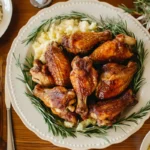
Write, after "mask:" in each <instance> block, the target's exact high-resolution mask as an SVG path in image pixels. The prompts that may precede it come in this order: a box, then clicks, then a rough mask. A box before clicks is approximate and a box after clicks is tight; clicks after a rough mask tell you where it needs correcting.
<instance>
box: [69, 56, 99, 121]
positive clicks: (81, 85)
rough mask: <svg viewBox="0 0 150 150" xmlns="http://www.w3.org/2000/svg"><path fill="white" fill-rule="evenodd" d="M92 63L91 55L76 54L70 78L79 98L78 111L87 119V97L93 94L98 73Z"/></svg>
mask: <svg viewBox="0 0 150 150" xmlns="http://www.w3.org/2000/svg"><path fill="white" fill-rule="evenodd" d="M92 64H93V63H92V60H91V59H90V58H89V57H84V58H80V57H79V56H76V57H75V58H74V59H73V61H72V68H73V70H72V71H71V73H70V79H71V83H72V85H73V88H74V90H75V92H76V94H77V99H78V100H77V108H76V113H78V114H79V115H80V116H81V117H82V119H85V118H86V116H87V114H88V108H87V104H86V102H87V97H88V96H89V95H91V93H92V92H93V91H94V90H95V88H96V85H97V76H98V75H97V72H96V70H95V69H94V68H93V67H92Z"/></svg>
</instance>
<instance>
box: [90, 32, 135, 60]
mask: <svg viewBox="0 0 150 150" xmlns="http://www.w3.org/2000/svg"><path fill="white" fill-rule="evenodd" d="M135 43H136V41H135V39H134V38H131V37H128V36H125V35H123V34H119V35H117V36H116V38H115V39H114V40H112V41H107V42H105V43H103V44H102V45H100V46H99V47H98V48H97V49H95V50H94V52H93V53H92V54H91V55H90V58H91V59H92V60H93V61H94V62H107V61H123V60H126V59H129V58H130V57H131V56H133V53H132V52H131V51H130V49H129V48H128V46H127V44H128V45H133V44H135Z"/></svg>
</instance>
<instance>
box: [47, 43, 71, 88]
mask: <svg viewBox="0 0 150 150" xmlns="http://www.w3.org/2000/svg"><path fill="white" fill-rule="evenodd" d="M45 60H46V63H47V65H48V68H49V71H50V72H51V74H52V76H53V78H54V81H55V84H56V85H60V86H68V85H70V78H69V76H70V71H71V65H70V62H69V60H68V58H67V57H66V56H65V54H64V52H63V50H62V48H60V47H59V46H58V44H57V43H56V42H53V43H51V44H49V46H48V47H47V51H46V53H45Z"/></svg>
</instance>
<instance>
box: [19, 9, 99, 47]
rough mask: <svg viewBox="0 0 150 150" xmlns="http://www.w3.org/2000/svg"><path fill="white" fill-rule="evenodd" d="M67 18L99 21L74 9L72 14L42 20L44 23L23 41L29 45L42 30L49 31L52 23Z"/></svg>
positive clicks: (58, 22)
mask: <svg viewBox="0 0 150 150" xmlns="http://www.w3.org/2000/svg"><path fill="white" fill-rule="evenodd" d="M65 19H78V20H81V21H88V22H89V23H91V22H92V21H94V22H97V20H96V19H95V18H94V17H93V16H89V15H87V14H85V13H80V12H76V11H72V12H71V13H70V14H63V15H59V16H55V17H53V18H50V19H47V20H44V21H42V24H41V25H40V26H38V27H37V28H35V29H33V31H32V32H31V33H30V34H29V35H28V37H27V38H26V39H25V40H23V41H22V43H26V44H27V45H28V44H29V43H30V42H33V41H35V39H36V38H37V36H38V35H39V33H40V32H41V31H48V30H49V28H50V26H51V24H53V23H57V24H60V23H61V21H62V20H65Z"/></svg>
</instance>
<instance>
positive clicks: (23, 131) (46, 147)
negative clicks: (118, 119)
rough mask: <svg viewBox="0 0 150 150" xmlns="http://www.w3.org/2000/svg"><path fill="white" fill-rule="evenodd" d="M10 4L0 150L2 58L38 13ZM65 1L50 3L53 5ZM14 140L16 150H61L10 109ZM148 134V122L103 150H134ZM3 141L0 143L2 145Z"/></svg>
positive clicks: (19, 0)
mask: <svg viewBox="0 0 150 150" xmlns="http://www.w3.org/2000/svg"><path fill="white" fill-rule="evenodd" d="M12 1H13V10H14V11H13V16H12V21H11V24H10V26H9V28H8V30H7V32H6V33H5V34H4V36H3V37H2V38H1V39H0V150H4V149H5V145H6V139H7V134H6V127H7V126H6V108H5V102H4V97H5V96H4V82H5V81H4V77H5V66H6V57H7V53H8V51H9V49H10V46H11V43H12V41H13V40H14V38H15V37H16V36H17V33H18V31H19V30H20V28H21V27H22V26H23V25H25V24H26V22H27V21H28V19H29V18H30V17H32V16H33V15H35V14H36V13H37V12H38V11H39V9H37V8H34V7H33V6H31V5H30V2H29V0H12ZM59 1H67V0H53V3H56V2H59ZM105 1H106V2H108V3H110V4H112V5H114V6H118V5H119V4H121V3H124V4H126V5H127V6H128V7H132V1H131V0H122V1H120V0H105ZM12 118H13V127H14V138H15V144H16V150H65V149H64V148H58V147H56V146H54V145H52V144H51V143H49V142H46V141H43V140H41V139H39V138H38V137H37V136H36V135H35V134H34V133H32V132H31V131H30V130H28V129H27V128H26V127H25V126H24V124H23V123H22V122H21V120H20V118H19V117H18V115H17V114H16V113H15V111H14V110H13V109H12ZM149 130H150V120H148V121H146V123H145V124H144V126H143V127H142V128H141V129H140V130H139V131H138V132H137V133H135V134H134V135H132V136H131V137H130V138H128V139H127V140H125V141H124V142H122V143H120V144H116V145H112V146H110V147H109V148H107V150H117V149H119V150H138V149H139V148H140V145H141V142H142V140H143V138H144V136H145V135H146V133H147V132H148V131H149ZM2 141H3V142H2Z"/></svg>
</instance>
